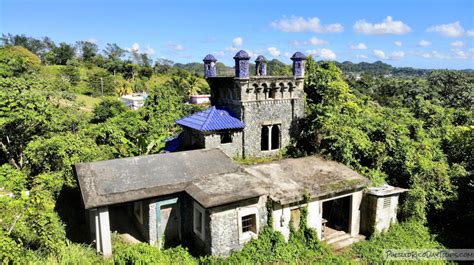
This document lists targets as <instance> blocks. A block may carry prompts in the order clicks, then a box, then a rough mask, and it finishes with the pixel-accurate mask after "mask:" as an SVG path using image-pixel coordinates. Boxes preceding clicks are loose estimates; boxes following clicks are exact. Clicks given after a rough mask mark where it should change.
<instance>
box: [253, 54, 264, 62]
mask: <svg viewBox="0 0 474 265" xmlns="http://www.w3.org/2000/svg"><path fill="white" fill-rule="evenodd" d="M266 61H267V59H266V58H265V56H263V55H259V56H258V57H257V59H255V62H266Z"/></svg>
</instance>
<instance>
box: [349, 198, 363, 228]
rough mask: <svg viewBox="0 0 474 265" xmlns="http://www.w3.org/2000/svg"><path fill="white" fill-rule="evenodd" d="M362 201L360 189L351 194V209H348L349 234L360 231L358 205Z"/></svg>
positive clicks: (359, 205)
mask: <svg viewBox="0 0 474 265" xmlns="http://www.w3.org/2000/svg"><path fill="white" fill-rule="evenodd" d="M361 202H362V191H358V192H355V193H353V194H352V196H351V209H350V214H351V216H350V220H351V224H350V233H351V236H357V235H358V234H359V231H360V207H361Z"/></svg>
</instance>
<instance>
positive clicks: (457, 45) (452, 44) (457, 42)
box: [450, 40, 464, 47]
mask: <svg viewBox="0 0 474 265" xmlns="http://www.w3.org/2000/svg"><path fill="white" fill-rule="evenodd" d="M450 44H451V46H454V47H461V46H464V42H462V41H460V40H458V41H454V42H451V43H450Z"/></svg>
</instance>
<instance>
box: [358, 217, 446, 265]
mask: <svg viewBox="0 0 474 265" xmlns="http://www.w3.org/2000/svg"><path fill="white" fill-rule="evenodd" d="M442 248H444V247H443V246H442V245H441V244H440V243H438V242H437V241H436V240H435V237H434V236H433V235H431V234H430V232H429V230H428V228H427V227H426V226H425V225H424V224H423V223H422V222H419V221H414V220H410V221H407V222H404V223H400V224H393V225H392V226H391V227H390V229H389V230H388V231H387V232H385V233H382V234H378V235H374V236H372V237H371V238H370V240H367V241H361V242H358V243H356V244H355V245H354V246H353V247H352V249H353V250H354V252H355V254H357V255H358V256H359V257H360V258H361V259H362V260H363V261H366V262H370V263H377V264H383V263H384V259H383V251H384V249H442Z"/></svg>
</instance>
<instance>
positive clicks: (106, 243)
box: [89, 207, 112, 257]
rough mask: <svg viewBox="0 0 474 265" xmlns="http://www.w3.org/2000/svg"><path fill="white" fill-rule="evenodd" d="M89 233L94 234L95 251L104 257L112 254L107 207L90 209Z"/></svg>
mask: <svg viewBox="0 0 474 265" xmlns="http://www.w3.org/2000/svg"><path fill="white" fill-rule="evenodd" d="M89 213H90V218H89V220H90V222H91V225H90V226H91V234H92V235H94V236H95V244H96V249H97V252H102V254H103V255H104V256H105V257H110V256H112V239H111V236H110V221H109V209H108V208H107V207H100V208H96V209H92V210H90V212H89Z"/></svg>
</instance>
